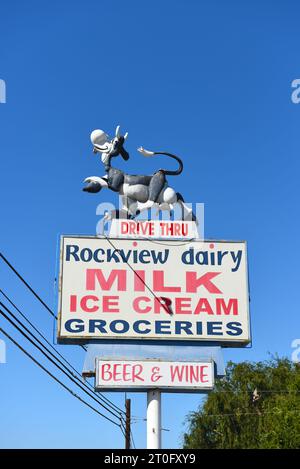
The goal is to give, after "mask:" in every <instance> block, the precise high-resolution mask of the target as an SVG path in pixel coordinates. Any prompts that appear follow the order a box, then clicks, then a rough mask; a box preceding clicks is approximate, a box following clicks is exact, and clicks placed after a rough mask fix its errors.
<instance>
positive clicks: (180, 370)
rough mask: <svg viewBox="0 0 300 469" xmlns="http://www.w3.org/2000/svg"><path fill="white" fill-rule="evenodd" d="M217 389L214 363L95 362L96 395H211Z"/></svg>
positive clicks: (98, 360) (156, 361)
mask: <svg viewBox="0 0 300 469" xmlns="http://www.w3.org/2000/svg"><path fill="white" fill-rule="evenodd" d="M213 386H214V363H213V362H212V361H201V362H182V361H181V362H176V361H174V362H170V361H160V360H126V361H124V360H111V359H109V360H105V359H103V358H97V359H96V378H95V389H96V390H97V391H103V390H105V391H114V390H116V391H120V389H121V390H122V389H123V390H125V391H126V390H127V391H129V390H132V391H139V390H140V391H145V389H157V388H159V389H161V390H163V391H164V392H174V391H176V392H178V391H180V390H181V391H184V392H187V391H191V392H192V391H196V392H199V391H201V390H202V391H203V392H205V391H208V390H211V389H213Z"/></svg>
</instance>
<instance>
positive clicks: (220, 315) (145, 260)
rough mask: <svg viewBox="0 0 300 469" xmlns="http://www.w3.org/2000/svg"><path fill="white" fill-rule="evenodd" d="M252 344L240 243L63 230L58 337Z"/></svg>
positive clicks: (63, 339)
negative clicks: (78, 233)
mask: <svg viewBox="0 0 300 469" xmlns="http://www.w3.org/2000/svg"><path fill="white" fill-rule="evenodd" d="M95 339H96V340H98V339H134V340H137V339H143V340H157V339H159V340H168V341H182V342H183V341H184V342H186V341H195V342H196V341H198V342H200V341H201V342H202V341H204V342H206V343H209V342H213V343H219V344H222V345H223V346H224V345H228V346H234V347H236V346H245V345H247V344H248V343H249V342H250V324H249V298H248V275H247V252H246V243H245V242H233V241H184V240H183V241H170V240H168V241H164V240H155V239H151V240H150V239H149V240H146V239H119V238H106V237H84V236H82V237H78V236H77V237H76V236H62V238H61V251H60V281H59V314H58V340H59V342H68V341H72V342H74V341H77V340H83V341H88V340H95Z"/></svg>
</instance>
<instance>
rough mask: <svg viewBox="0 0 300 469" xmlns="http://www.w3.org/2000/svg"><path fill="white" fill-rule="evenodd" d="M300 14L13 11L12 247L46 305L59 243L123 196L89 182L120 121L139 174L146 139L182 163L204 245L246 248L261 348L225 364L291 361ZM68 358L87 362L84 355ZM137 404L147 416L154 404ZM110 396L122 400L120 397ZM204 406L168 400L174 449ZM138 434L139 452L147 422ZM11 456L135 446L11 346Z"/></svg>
mask: <svg viewBox="0 0 300 469" xmlns="http://www.w3.org/2000/svg"><path fill="white" fill-rule="evenodd" d="M299 10H300V7H299V3H298V2H296V1H289V0H288V1H266V0H264V1H254V0H252V1H247V2H240V1H227V2H224V1H221V0H219V1H199V0H185V1H178V0H172V1H170V0H165V1H157V0H152V1H151V2H141V1H135V0H131V1H126V2H125V1H120V0H117V1H101V0H98V1H94V0H89V1H85V2H84V1H74V0H73V1H67V0H64V1H51V2H40V1H33V0H28V1H26V2H24V1H21V0H19V1H15V0H10V1H8V0H7V1H3V2H1V10H0V15H1V29H0V51H1V60H0V78H1V79H3V80H5V81H6V85H7V103H6V104H0V154H1V176H2V177H1V232H0V239H1V250H2V251H3V252H4V254H5V255H7V257H8V258H9V259H10V260H11V262H12V263H13V264H14V265H15V266H17V268H18V269H19V270H20V271H21V273H22V274H24V276H25V277H26V278H27V279H28V280H29V281H30V283H31V284H32V285H33V286H34V287H35V288H36V289H37V290H38V291H39V292H40V294H41V296H42V297H43V298H44V299H45V301H47V302H48V303H49V304H50V305H51V306H53V305H54V293H53V279H54V274H55V257H56V239H57V235H58V234H59V233H68V234H71V233H73V234H76V233H86V234H93V233H95V225H96V222H97V216H96V213H95V209H96V205H97V203H99V202H101V201H104V200H111V201H113V200H115V196H114V195H113V194H109V192H105V193H104V192H102V193H101V194H99V196H98V195H95V196H94V197H93V196H92V195H90V194H86V193H83V192H82V191H81V187H82V180H83V179H84V178H85V177H86V176H89V175H92V174H99V173H100V172H102V168H100V166H99V163H98V161H97V160H96V158H94V157H93V154H92V152H91V145H90V141H89V133H90V131H91V130H92V129H94V128H97V127H100V128H104V130H106V131H108V132H112V131H113V129H114V127H115V125H116V124H118V123H119V124H121V125H122V128H123V129H124V130H128V131H129V140H128V144H127V148H128V150H129V151H130V153H131V155H132V157H131V159H130V160H129V161H128V162H127V163H126V167H127V169H128V172H132V171H134V172H136V171H142V172H145V173H148V172H151V171H153V170H155V169H157V164H156V163H155V161H153V160H147V159H145V158H143V157H142V156H141V155H139V154H138V153H137V152H136V147H137V146H139V145H141V144H142V145H144V146H145V147H146V148H148V147H149V148H150V149H152V148H153V149H155V148H165V149H167V150H169V151H172V150H173V151H174V152H175V153H178V154H179V155H182V157H183V159H184V163H185V169H184V173H183V174H182V176H181V177H180V179H179V178H178V179H177V181H176V184H177V187H178V185H179V186H180V191H181V192H182V193H183V194H184V195H185V198H186V199H187V200H188V201H194V202H204V203H205V234H206V237H209V238H218V239H246V240H247V241H248V245H249V263H250V283H251V298H252V301H251V315H252V330H253V347H252V349H245V350H241V349H232V350H227V351H225V358H226V360H228V359H233V360H235V361H240V360H263V359H266V358H267V357H268V352H271V353H278V354H279V355H286V356H290V355H291V352H292V349H291V346H290V345H291V342H292V340H293V339H295V338H297V337H300V319H299V298H298V292H299V248H298V239H299V228H300V223H299V216H298V214H299V169H300V163H299V161H300V159H299V150H300V141H299V125H300V104H299V105H296V104H293V103H292V101H291V92H292V89H291V82H292V80H293V79H295V78H300V60H299V39H300V32H299V13H300V11H299ZM0 275H1V287H2V288H3V289H5V290H6V291H7V292H8V293H9V294H10V295H12V296H13V298H14V299H15V301H16V302H17V304H18V305H20V306H22V307H23V308H24V310H25V311H26V312H27V313H28V314H29V315H30V318H31V319H32V320H33V321H35V323H36V324H38V326H39V327H40V328H41V329H42V330H43V331H44V332H45V333H46V334H47V335H48V337H50V338H51V337H52V328H53V323H52V320H51V318H50V317H48V316H47V313H46V311H44V310H43V309H42V308H41V307H40V306H39V305H38V304H37V303H35V302H33V301H32V299H31V298H30V296H29V295H28V294H27V293H26V291H25V290H24V289H23V288H22V287H21V286H20V285H19V284H18V283H17V282H15V281H14V279H13V276H12V275H11V274H10V273H9V272H8V270H7V269H6V268H4V267H3V266H1V270H0ZM0 323H1V326H4V325H5V326H6V323H5V321H4V320H0ZM7 329H8V330H10V331H11V329H10V328H7ZM61 350H62V352H63V353H65V354H66V355H67V356H68V357H69V358H70V359H71V360H72V361H73V362H74V363H75V364H76V366H78V367H79V368H80V367H81V366H82V363H83V359H84V354H83V351H82V350H79V349H77V348H76V347H72V346H61ZM110 397H111V396H110ZM131 397H132V399H133V414H134V415H136V416H139V417H144V416H145V406H146V397H145V395H144V394H141V395H132V396H131ZM112 398H113V399H114V401H115V402H116V403H118V404H119V405H121V404H122V405H123V400H124V395H123V394H119V395H114V396H112ZM200 400H201V398H200V397H199V396H197V395H184V394H178V395H170V396H169V395H167V396H164V397H163V426H164V427H165V428H168V429H170V431H169V432H164V435H163V445H164V447H176V446H179V445H180V439H181V435H182V432H183V430H184V425H183V423H184V419H185V416H186V414H187V413H188V412H189V411H192V410H195V409H196V408H197V405H198V404H199V402H200ZM133 432H134V437H135V441H136V445H137V446H138V447H143V446H144V445H145V423H144V422H142V423H139V424H135V425H134V426H133ZM0 446H1V447H20V448H26V447H122V446H123V437H122V435H121V433H120V432H116V431H115V428H114V427H113V426H112V425H110V424H108V423H106V422H105V421H103V420H101V419H100V418H99V417H98V416H96V415H94V414H93V413H92V412H91V411H90V410H89V409H85V408H83V406H82V405H81V404H80V403H79V402H78V401H76V400H75V399H73V398H72V397H71V396H70V395H68V394H67V393H66V392H65V391H63V390H62V389H60V388H59V387H58V386H57V385H56V383H54V382H52V381H51V380H50V378H48V377H47V376H46V375H44V374H43V372H42V371H40V370H38V369H37V368H36V367H35V366H34V365H33V364H32V363H31V362H29V360H28V359H27V358H26V357H24V356H23V355H22V354H21V352H19V351H18V350H16V349H15V347H14V346H13V345H10V344H8V350H7V364H6V365H1V364H0Z"/></svg>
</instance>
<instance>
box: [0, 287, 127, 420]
mask: <svg viewBox="0 0 300 469" xmlns="http://www.w3.org/2000/svg"><path fill="white" fill-rule="evenodd" d="M0 293H1V294H2V295H3V296H4V297H5V298H6V300H7V301H8V302H9V303H10V304H11V305H12V306H13V307H14V308H15V309H16V311H18V313H19V314H20V315H21V316H22V318H23V319H24V320H25V321H26V322H27V323H28V324H29V325H30V326H31V327H32V328H33V329H34V330H35V331H36V332H37V334H39V336H40V337H42V338H43V340H44V341H45V342H46V343H47V344H48V345H49V347H51V349H52V350H54V352H55V353H56V354H57V355H59V356H60V357H61V358H62V359H63V360H64V361H65V363H67V364H68V366H69V367H70V368H71V369H72V370H73V371H74V372H75V373H76V374H77V375H78V376H79V378H80V383H81V384H82V385H83V386H85V387H87V386H88V387H89V388H90V390H91V391H92V393H93V394H94V395H95V396H97V398H98V399H100V400H103V401H104V402H105V403H106V405H108V406H110V407H111V408H112V409H114V410H116V411H118V412H120V413H124V411H123V410H122V409H120V408H119V407H117V406H116V405H115V404H113V403H110V401H109V400H108V399H107V398H104V396H102V394H101V393H96V392H95V391H94V388H93V386H92V385H91V384H90V383H88V382H87V383H86V382H84V383H83V382H82V381H81V374H80V372H79V371H78V370H76V368H74V367H73V366H72V364H71V363H70V362H69V361H68V360H67V359H66V358H65V357H64V356H63V355H62V354H61V353H59V351H58V350H57V349H56V348H55V347H54V346H53V345H52V344H51V343H50V342H49V341H48V340H47V338H46V337H45V336H44V335H43V334H42V333H41V332H40V331H39V330H38V328H37V327H35V325H34V324H33V323H32V322H31V321H29V319H28V318H27V317H26V316H25V314H24V313H22V311H21V310H20V309H19V308H18V307H17V306H16V304H15V303H14V302H13V301H12V300H11V299H10V298H9V297H8V295H6V293H4V292H3V290H2V289H1V288H0ZM0 305H2V306H3V307H4V308H5V309H6V311H7V312H10V314H11V315H12V312H11V311H10V310H8V309H7V308H6V307H5V305H4V304H3V303H2V302H1V301H0ZM16 320H17V319H16ZM18 322H19V324H21V325H22V327H24V328H25V326H24V325H23V324H22V323H20V321H18ZM26 330H27V331H28V329H26ZM28 332H29V331H28ZM71 373H72V372H71ZM72 374H73V373H72ZM106 399H107V401H108V402H106Z"/></svg>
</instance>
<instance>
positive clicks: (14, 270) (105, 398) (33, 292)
mask: <svg viewBox="0 0 300 469" xmlns="http://www.w3.org/2000/svg"><path fill="white" fill-rule="evenodd" d="M0 258H1V259H2V260H3V261H4V262H5V263H6V264H7V265H8V267H9V268H10V269H11V270H12V271H13V272H14V273H15V274H16V275H17V277H18V278H19V279H20V280H21V281H22V282H23V283H24V285H25V286H26V287H27V288H28V289H29V290H30V292H31V293H32V294H33V295H34V296H35V298H37V299H38V301H39V302H40V303H41V304H42V305H43V306H44V307H45V308H46V310H47V311H48V312H49V313H50V314H51V316H52V317H54V318H55V319H57V316H56V315H55V314H54V312H53V311H52V310H51V308H50V307H49V306H48V305H47V304H46V303H45V302H44V301H43V300H42V298H41V297H40V295H38V293H36V291H35V290H34V289H33V288H32V287H31V286H30V285H29V283H28V282H27V281H26V280H25V279H24V277H23V276H22V275H21V274H20V273H19V272H18V271H17V269H16V268H15V267H13V265H12V264H11V263H10V262H9V260H8V259H7V258H6V257H5V256H4V255H3V254H2V253H1V252H0ZM81 348H83V349H84V350H85V351H86V350H87V349H86V347H85V346H84V345H81ZM99 394H100V396H101V398H102V399H103V400H105V401H106V402H107V404H110V405H111V406H113V407H115V408H116V409H118V411H120V412H123V413H124V411H123V410H122V409H121V408H120V407H118V406H116V405H115V404H114V403H113V402H112V401H111V400H110V399H108V398H107V397H105V396H103V395H102V394H101V393H99Z"/></svg>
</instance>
